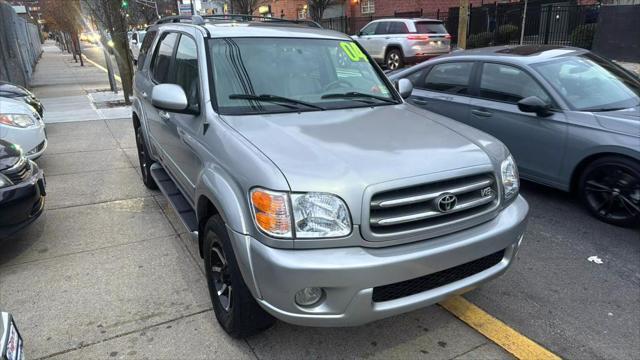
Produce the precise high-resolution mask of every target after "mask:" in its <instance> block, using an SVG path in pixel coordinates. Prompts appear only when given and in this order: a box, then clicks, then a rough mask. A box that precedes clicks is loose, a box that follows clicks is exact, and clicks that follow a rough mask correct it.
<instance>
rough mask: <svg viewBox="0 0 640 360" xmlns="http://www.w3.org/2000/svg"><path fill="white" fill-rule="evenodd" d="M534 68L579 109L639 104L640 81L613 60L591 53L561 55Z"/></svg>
mask: <svg viewBox="0 0 640 360" xmlns="http://www.w3.org/2000/svg"><path fill="white" fill-rule="evenodd" d="M533 68H534V69H535V70H536V71H538V73H540V75H542V77H544V78H545V79H546V80H547V81H548V82H549V83H551V84H552V86H553V87H554V88H555V89H556V91H558V92H559V93H560V94H562V96H563V97H564V99H565V100H566V101H567V102H568V103H569V105H570V106H571V107H572V108H573V109H575V110H579V111H613V110H618V109H626V108H630V107H634V106H638V104H639V103H640V98H639V96H640V84H639V83H638V81H637V80H634V79H632V78H631V77H630V76H628V75H627V74H625V73H624V72H623V71H621V70H620V69H618V68H617V67H616V66H615V65H614V64H612V63H610V62H608V61H606V60H604V59H600V58H598V57H596V56H594V55H591V54H584V55H580V56H569V57H562V58H559V59H557V60H553V61H550V62H545V63H540V64H534V65H533Z"/></svg>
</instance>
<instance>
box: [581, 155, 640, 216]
mask: <svg viewBox="0 0 640 360" xmlns="http://www.w3.org/2000/svg"><path fill="white" fill-rule="evenodd" d="M580 196H581V198H582V201H583V203H584V204H585V205H586V206H587V208H588V209H589V211H590V212H591V213H592V214H593V215H594V216H596V217H597V218H598V219H600V220H602V221H604V222H607V223H610V224H614V225H618V226H640V164H638V163H637V162H636V161H634V160H631V159H627V158H617V157H605V158H601V159H598V160H596V161H594V162H593V163H592V164H590V165H589V166H588V167H587V168H586V169H585V171H584V172H583V174H582V177H581V180H580Z"/></svg>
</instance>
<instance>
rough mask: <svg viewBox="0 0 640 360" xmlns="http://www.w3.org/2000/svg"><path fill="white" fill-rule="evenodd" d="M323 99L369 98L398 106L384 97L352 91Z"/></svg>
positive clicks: (327, 95) (328, 95) (326, 96)
mask: <svg viewBox="0 0 640 360" xmlns="http://www.w3.org/2000/svg"><path fill="white" fill-rule="evenodd" d="M320 98H321V99H358V98H368V99H376V100H380V101H384V102H386V103H389V104H397V102H396V101H395V100H392V99H388V98H385V97H382V96H377V95H371V94H366V93H361V92H357V91H351V92H347V93H343V94H337V93H336V94H326V95H322V96H321V97H320Z"/></svg>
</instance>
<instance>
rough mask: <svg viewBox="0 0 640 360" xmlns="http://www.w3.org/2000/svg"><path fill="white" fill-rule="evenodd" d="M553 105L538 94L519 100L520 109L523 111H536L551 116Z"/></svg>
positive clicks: (539, 114)
mask: <svg viewBox="0 0 640 360" xmlns="http://www.w3.org/2000/svg"><path fill="white" fill-rule="evenodd" d="M550 108H551V106H550V105H549V104H547V103H546V102H544V101H542V99H540V98H539V97H537V96H529V97H526V98H524V99H522V100H520V101H518V109H520V111H522V112H529V113H536V114H537V115H538V116H549V115H551V111H550V110H549V109H550Z"/></svg>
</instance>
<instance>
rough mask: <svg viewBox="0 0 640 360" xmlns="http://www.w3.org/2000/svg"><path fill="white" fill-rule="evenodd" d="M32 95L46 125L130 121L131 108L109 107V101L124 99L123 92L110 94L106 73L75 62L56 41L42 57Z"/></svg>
mask: <svg viewBox="0 0 640 360" xmlns="http://www.w3.org/2000/svg"><path fill="white" fill-rule="evenodd" d="M31 88H32V90H33V92H34V93H35V94H36V95H37V96H38V97H39V98H40V100H41V101H42V103H43V105H44V107H45V109H46V112H45V114H46V115H45V119H44V120H45V122H46V123H56V122H68V121H87V120H107V119H119V118H128V117H129V116H130V114H131V109H130V107H128V106H120V107H106V106H103V105H104V103H106V102H107V101H113V100H121V99H122V96H123V95H122V91H120V92H118V94H113V93H112V92H110V91H109V81H108V80H107V74H106V73H105V72H104V71H102V70H100V69H99V68H97V67H95V66H93V65H92V64H91V63H89V62H87V61H85V63H84V66H80V62H77V63H76V62H75V61H74V60H73V57H72V55H71V54H69V53H67V52H62V51H61V50H60V49H59V48H58V47H57V46H56V45H55V43H54V42H53V41H51V40H47V41H46V42H45V44H44V46H43V54H42V58H41V59H40V61H39V62H38V65H37V66H36V71H35V73H34V76H33V78H32V80H31Z"/></svg>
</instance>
